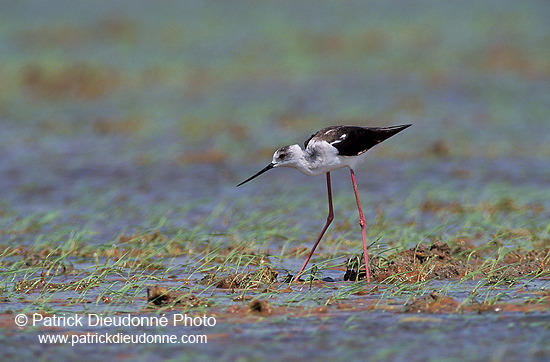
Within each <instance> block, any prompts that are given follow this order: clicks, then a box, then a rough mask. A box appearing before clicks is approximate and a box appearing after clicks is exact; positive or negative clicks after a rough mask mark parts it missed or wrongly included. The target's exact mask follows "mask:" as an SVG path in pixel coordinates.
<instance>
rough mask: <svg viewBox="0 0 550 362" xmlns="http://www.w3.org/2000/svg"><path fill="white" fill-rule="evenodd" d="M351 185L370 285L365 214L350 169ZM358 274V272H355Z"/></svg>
mask: <svg viewBox="0 0 550 362" xmlns="http://www.w3.org/2000/svg"><path fill="white" fill-rule="evenodd" d="M349 171H350V173H351V183H352V184H353V192H354V193H355V200H356V201H357V209H358V210H359V225H360V226H361V237H362V238H363V257H364V258H365V271H366V273H367V282H368V283H370V270H369V254H368V252H367V229H366V225H367V223H366V221H365V214H363V208H362V207H361V200H359V192H358V191H357V182H355V172H353V170H352V169H351V168H350V169H349ZM357 272H359V271H357Z"/></svg>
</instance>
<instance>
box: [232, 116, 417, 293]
mask: <svg viewBox="0 0 550 362" xmlns="http://www.w3.org/2000/svg"><path fill="white" fill-rule="evenodd" d="M410 126H411V125H410V124H405V125H401V126H392V127H358V126H331V127H327V128H323V129H322V130H320V131H319V132H317V133H315V134H314V135H312V136H311V137H310V138H309V139H308V140H307V141H306V142H305V143H304V149H302V148H301V147H300V146H299V145H291V146H285V147H281V148H279V149H278V150H277V151H275V153H274V154H273V160H272V161H271V163H270V164H269V165H267V166H266V167H265V168H264V169H263V170H261V171H260V172H258V173H257V174H255V175H254V176H252V177H250V178H248V179H246V180H244V181H243V182H241V183H240V184H238V185H237V186H241V185H242V184H244V183H247V182H248V181H250V180H252V179H254V178H256V177H258V176H260V175H261V174H262V173H264V172H266V171H268V170H271V169H272V168H275V167H292V168H295V169H297V170H298V171H300V172H302V173H303V174H305V175H309V176H316V175H321V174H323V173H326V177H327V191H328V216H327V221H326V223H325V226H324V227H323V229H322V230H321V233H320V234H319V237H318V238H317V241H315V244H314V245H313V247H312V248H311V252H310V253H309V255H308V257H307V259H306V261H305V262H304V265H303V266H302V268H301V269H300V271H299V272H298V275H296V279H295V281H298V280H299V278H300V275H301V274H302V272H303V271H304V269H305V268H306V266H307V263H308V262H309V259H311V256H312V255H313V253H314V252H315V249H316V248H317V245H318V244H319V242H320V241H321V238H322V237H323V235H324V234H325V231H326V230H327V228H328V227H329V225H330V223H331V222H332V220H333V219H334V212H333V209H332V190H331V186H330V171H333V170H336V169H339V168H342V167H349V170H350V174H351V183H352V184H353V192H354V193H355V200H356V201H357V209H358V210H359V225H360V226H361V236H362V239H363V257H364V261H365V272H366V278H367V282H370V270H369V255H368V253H367V233H366V222H365V215H364V214H363V208H362V207H361V201H360V199H359V193H358V191H357V182H356V180H355V172H354V169H355V166H356V165H358V164H359V163H360V162H361V161H363V159H364V158H365V155H366V152H367V151H368V150H369V149H371V148H372V147H374V146H376V145H377V144H379V143H380V142H382V141H384V140H386V139H388V138H390V137H391V136H393V135H395V134H397V133H399V132H401V131H402V130H404V129H405V128H407V127H410Z"/></svg>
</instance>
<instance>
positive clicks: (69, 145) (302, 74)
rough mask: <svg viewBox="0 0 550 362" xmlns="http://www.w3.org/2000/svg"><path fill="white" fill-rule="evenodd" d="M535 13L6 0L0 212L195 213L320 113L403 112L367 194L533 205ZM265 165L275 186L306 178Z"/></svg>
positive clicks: (545, 139) (146, 221) (455, 7)
mask: <svg viewBox="0 0 550 362" xmlns="http://www.w3.org/2000/svg"><path fill="white" fill-rule="evenodd" d="M548 19H550V4H549V3H548V2H547V1H542V0H541V1H522V2H518V1H511V0H510V1H506V0H504V1H503V0H494V1H467V2H452V1H430V0H415V1H411V0H403V1H391V2H380V1H337V2H336V1H318V0H315V1H277V2H256V1H230V2H229V1H207V2H204V1H162V2H153V1H139V0H131V1H130V0H128V1H93V2H91V1H74V0H70V1H60V0H55V1H48V2H44V1H3V2H2V11H1V12H0V79H1V84H2V85H1V87H0V152H1V154H2V157H1V158H0V195H1V200H2V201H0V202H1V206H2V209H3V211H2V212H3V220H4V221H3V222H2V223H3V224H4V227H8V226H6V225H11V226H9V227H10V228H13V225H19V226H18V227H20V228H22V229H24V228H26V227H29V225H35V224H43V225H48V224H49V223H50V222H51V221H53V220H55V222H54V224H56V225H57V226H56V227H59V224H64V225H66V226H67V227H74V226H75V225H78V226H79V227H82V228H90V229H92V230H93V231H94V232H99V233H100V234H102V233H103V232H104V231H105V230H107V231H106V234H105V237H108V236H109V235H113V234H116V233H118V232H120V231H121V230H123V229H125V228H132V227H154V226H155V225H158V224H159V223H161V221H159V220H161V219H162V220H164V222H166V219H168V220H174V221H173V222H174V226H181V225H182V224H186V223H191V224H192V223H193V222H194V220H198V218H200V217H201V216H200V215H203V216H204V215H206V214H208V215H211V210H212V208H214V207H215V206H216V205H217V204H218V203H219V202H220V200H227V199H234V198H244V197H256V198H257V199H261V198H262V197H263V198H265V196H266V195H265V194H264V193H263V192H262V187H269V186H268V185H267V184H269V183H271V182H265V181H266V180H269V178H268V177H267V176H264V177H266V178H265V179H263V181H261V182H260V181H259V180H260V179H258V182H257V184H256V186H247V187H251V188H249V189H247V190H244V191H243V190H242V189H241V188H239V189H237V190H236V189H235V185H236V184H237V183H238V182H239V181H242V180H243V179H244V178H246V177H248V176H250V175H251V174H252V173H253V172H256V171H258V170H259V169H260V168H261V167H263V166H265V165H266V164H267V163H268V162H269V161H270V159H271V155H272V153H273V151H274V150H275V149H276V148H278V147H280V146H283V145H286V144H293V143H300V144H301V143H302V142H303V141H304V140H305V139H307V138H308V137H309V136H310V134H312V133H313V132H314V131H316V130H318V129H320V128H323V127H325V126H328V125H334V124H354V125H362V126H390V125H397V124H403V123H413V124H414V126H413V127H411V128H410V129H408V130H407V131H406V132H403V133H402V134H400V135H399V136H398V137H396V138H395V139H392V140H391V141H388V142H387V143H384V144H383V145H382V146H380V147H378V148H377V149H376V150H373V151H372V152H373V155H372V158H373V161H372V164H371V163H369V165H370V166H366V171H363V174H364V175H369V176H368V178H369V181H365V178H364V177H363V178H362V179H361V178H360V182H363V186H366V187H367V189H372V190H374V191H373V192H374V195H372V196H368V198H370V199H372V200H374V201H376V192H377V191H376V190H381V191H382V192H383V191H384V189H383V186H387V184H388V182H389V183H390V186H387V187H389V189H388V190H385V191H386V192H387V193H391V192H393V191H392V190H395V189H396V188H398V187H401V188H402V189H403V190H407V192H414V190H415V186H414V185H415V184H419V183H421V184H422V185H423V186H422V187H423V189H422V191H419V192H421V193H422V194H424V193H425V192H428V191H426V190H430V189H433V188H434V187H435V186H437V185H440V184H442V183H443V184H447V185H450V186H449V188H448V189H446V191H453V190H454V191H456V192H458V193H460V192H462V194H458V195H457V194H453V195H451V196H449V198H450V199H453V198H454V199H456V198H460V197H463V196H464V195H466V196H465V197H466V201H467V200H468V199H467V198H468V197H470V199H469V200H470V201H473V200H475V199H476V198H477V197H478V196H479V195H484V190H487V189H488V187H489V188H490V190H493V191H494V189H495V186H494V185H495V184H497V185H501V186H502V185H503V184H504V185H505V190H507V191H506V192H509V190H511V189H514V187H520V190H521V192H519V193H518V194H519V195H523V197H526V198H525V199H520V203H521V202H524V203H529V202H535V201H537V202H539V203H542V207H543V210H546V214H547V213H548V211H547V210H548V201H547V200H545V199H544V198H545V197H546V196H547V195H548V194H547V191H545V190H547V189H548V185H549V183H550V175H549V171H548V170H550V162H549V161H548V160H549V158H550V142H549V135H550V26H549V21H548ZM378 160H381V161H378ZM384 165H386V166H384ZM405 165H407V166H405ZM384 167H386V168H384ZM387 168H391V169H395V170H398V171H396V172H398V173H397V174H394V173H392V172H390V171H387ZM403 168H405V169H403ZM385 170H386V171H385ZM441 170H443V171H441ZM277 171H279V170H277ZM271 172H273V174H271V176H272V177H276V178H277V179H278V180H281V181H273V184H274V185H272V186H271V187H275V189H273V190H271V191H272V192H273V194H277V193H279V192H282V191H283V190H285V187H284V186H285V185H283V183H284V182H285V181H284V180H290V181H289V182H295V183H313V182H314V181H313V180H314V179H308V178H305V176H302V175H300V174H299V173H297V172H296V171H294V170H291V171H289V172H286V171H281V172H278V173H275V171H271ZM438 172H441V174H438ZM436 174H437V175H439V176H437V175H436ZM376 175H379V176H381V177H380V179H379V180H378V179H376V177H377V176H376ZM434 175H436V176H437V177H436V176H434ZM342 177H343V176H342ZM345 177H347V175H346V176H345ZM358 177H359V176H358ZM396 180H401V181H402V183H400V184H392V182H397V181H396ZM430 180H431V181H430ZM457 180H458V181H457ZM323 182H324V181H323V180H322V179H317V180H316V181H315V184H318V186H316V187H317V189H314V190H313V191H311V192H315V194H309V197H310V196H311V195H317V193H319V195H321V193H322V192H323V188H324V185H323ZM345 182H346V184H345V186H343V187H348V186H349V185H347V182H349V180H346V181H345ZM457 182H458V183H457ZM365 183H367V184H365ZM251 185H252V184H251ZM276 185H278V186H276ZM488 185H489V186H488ZM491 185H492V186H491ZM375 186H379V188H378V189H377V188H376V187H375ZM254 187H257V188H258V189H254ZM464 190H469V191H468V192H469V193H468V192H466V193H464ZM302 191H303V192H309V191H306V189H303V190H302ZM493 191H488V194H487V195H489V196H487V197H491V196H490V195H492V192H493ZM541 192H546V193H544V194H541ZM442 194H443V193H442ZM247 195H248V196H247ZM288 195H290V197H292V195H293V194H292V192H291V193H290V194H287V196H285V197H286V198H287V199H288ZM468 195H469V196H468ZM525 195H527V196H525ZM352 196H353V195H352V194H351V193H350V195H349V197H350V199H349V200H350V202H352V201H353V200H352V198H351V197H352ZM541 196H543V197H542V200H541ZM319 197H320V196H319ZM322 197H323V198H324V197H325V196H322ZM346 197H347V196H346ZM441 197H442V198H445V196H441ZM518 197H522V196H518ZM382 201H383V200H380V201H379V202H380V203H382ZM463 201H464V200H463ZM190 203H192V204H193V206H192V210H193V212H188V211H190V210H191V209H189V208H188V209H185V207H186V206H185V205H190ZM318 206H319V207H321V206H320V205H318ZM189 207H191V206H189ZM411 207H412V206H411ZM184 209H185V210H184ZM321 209H322V210H324V206H322V208H321ZM170 212H173V213H174V214H170ZM320 212H324V211H320ZM350 212H354V211H353V209H351V211H350ZM395 214H396V216H399V215H398V212H397V211H395ZM29 215H35V216H33V217H32V218H31V219H30V220H29V218H28V217H29ZM36 215H38V216H36ZM152 215H153V216H152ZM154 215H156V219H155V216H154ZM182 215H184V216H182ZM350 215H351V214H350ZM543 215H544V214H543ZM17 223H19V224H17ZM178 223H181V224H178Z"/></svg>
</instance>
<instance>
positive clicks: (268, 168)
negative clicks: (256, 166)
mask: <svg viewBox="0 0 550 362" xmlns="http://www.w3.org/2000/svg"><path fill="white" fill-rule="evenodd" d="M273 167H275V164H273V163H270V164H269V165H267V166H265V168H264V169H263V170H261V171H260V172H258V173H257V174H255V175H254V176H252V177H250V178H247V179H246V180H244V181H243V182H241V183H240V184H238V185H237V187H239V186H241V185H242V184H245V183H247V182H248V181H250V180H252V179H254V178H256V177H258V176H260V175H261V174H262V173H264V172H266V171H269V170H271V169H272V168H273Z"/></svg>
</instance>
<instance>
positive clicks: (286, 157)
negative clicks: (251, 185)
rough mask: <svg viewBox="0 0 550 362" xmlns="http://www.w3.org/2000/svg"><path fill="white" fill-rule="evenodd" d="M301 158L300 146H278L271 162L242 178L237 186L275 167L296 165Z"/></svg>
mask: <svg viewBox="0 0 550 362" xmlns="http://www.w3.org/2000/svg"><path fill="white" fill-rule="evenodd" d="M302 158H303V151H302V148H301V147H300V146H298V145H290V146H284V147H281V148H279V149H278V150H277V151H275V153H274V154H273V159H272V160H271V163H270V164H269V165H267V166H266V167H264V168H263V169H262V170H261V171H260V172H258V173H256V174H255V175H254V176H251V177H250V178H248V179H246V180H244V181H243V182H241V183H240V184H238V185H237V186H241V185H242V184H245V183H247V182H248V181H250V180H252V179H254V178H256V177H258V176H260V175H261V174H262V173H264V172H266V171H269V170H271V169H272V168H275V167H297V166H298V165H299V164H300V162H301V159H302Z"/></svg>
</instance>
